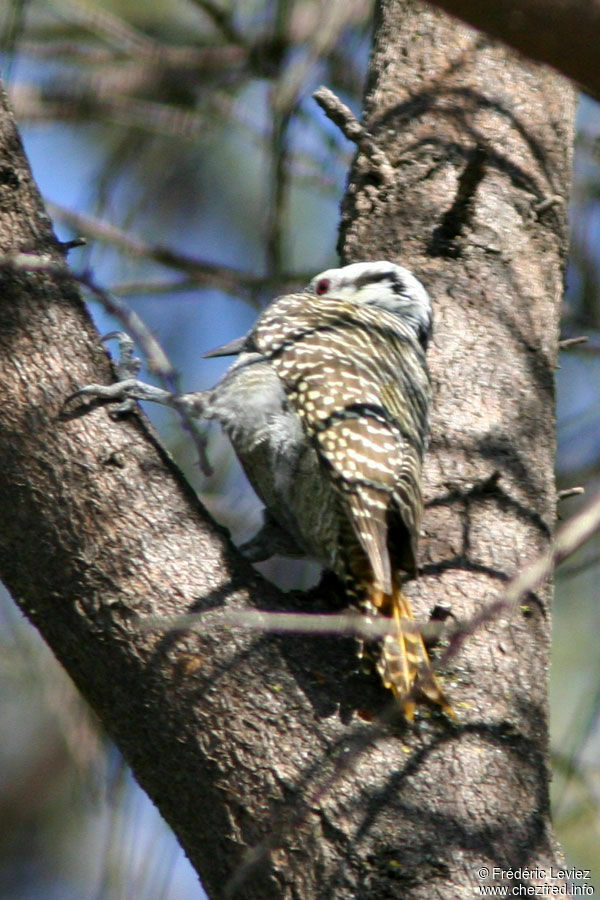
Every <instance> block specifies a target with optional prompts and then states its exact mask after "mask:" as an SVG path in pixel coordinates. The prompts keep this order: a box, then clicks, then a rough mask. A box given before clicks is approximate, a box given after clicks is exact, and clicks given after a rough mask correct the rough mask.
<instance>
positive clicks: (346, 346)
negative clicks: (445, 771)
mask: <svg viewBox="0 0 600 900" xmlns="http://www.w3.org/2000/svg"><path fill="white" fill-rule="evenodd" d="M431 328H432V310H431V302H430V299H429V295H428V294H427V291H426V290H425V288H424V287H423V285H422V284H421V282H420V281H419V280H418V279H417V278H415V276H414V275H413V274H412V273H411V272H409V271H408V270H407V269H405V268H403V267H401V266H398V265H395V264H394V263H391V262H388V261H375V262H360V263H353V264H351V265H347V266H344V267H342V268H336V269H328V270H327V271H325V272H322V273H321V274H320V275H317V276H316V277H315V278H313V279H312V281H311V282H310V284H309V285H308V286H307V288H306V289H305V290H304V291H299V292H297V293H292V294H287V295H285V296H282V297H278V298H277V299H275V300H274V301H273V302H272V303H271V304H270V305H269V306H268V307H267V308H266V309H265V310H264V311H263V313H262V314H261V315H260V316H259V317H258V319H257V321H256V323H255V325H254V327H253V328H252V329H251V330H250V332H249V333H248V334H247V335H245V336H244V337H242V338H240V339H238V340H236V341H233V342H232V343H230V344H228V345H226V346H224V347H220V348H219V349H218V350H215V351H212V352H211V353H209V354H207V356H228V355H235V356H236V357H237V359H236V360H235V362H234V363H233V364H232V365H231V367H230V368H229V370H228V371H227V372H226V373H225V375H224V376H223V378H222V379H221V380H220V381H219V382H218V384H217V385H216V386H215V387H214V388H212V389H210V390H207V391H202V392H198V393H192V394H185V395H179V396H177V397H175V396H174V395H172V394H170V393H169V392H167V391H162V390H160V389H158V388H153V387H151V386H149V385H144V384H143V383H142V382H138V381H136V380H135V379H133V378H129V379H126V380H124V381H122V382H119V383H117V384H116V385H111V386H108V387H106V386H99V385H89V386H88V387H86V388H83V389H82V391H80V392H78V394H80V395H81V394H88V395H94V396H100V397H106V398H108V399H122V398H123V397H128V398H131V397H135V398H138V399H151V400H158V401H159V402H163V403H167V404H173V403H174V402H177V404H178V405H179V406H181V405H182V404H185V406H186V408H187V409H188V411H189V412H191V413H192V414H193V415H196V416H202V417H205V418H209V419H216V420H218V421H219V422H220V424H221V425H222V427H223V429H224V430H225V432H226V433H227V435H228V436H229V438H230V440H231V443H232V445H233V448H234V450H235V452H236V454H237V456H238V457H239V459H240V462H241V464H242V466H243V468H244V470H245V472H246V474H247V476H248V479H249V481H250V483H251V484H252V486H253V488H254V490H255V491H256V493H257V494H258V496H259V497H260V499H261V500H262V502H263V503H264V505H265V510H264V522H263V526H262V528H261V529H260V531H259V532H258V534H257V535H255V537H254V538H252V539H251V540H250V541H249V542H248V543H247V544H246V545H244V547H242V548H241V549H242V551H243V552H244V553H245V554H246V555H247V556H248V557H249V558H250V559H251V560H252V561H259V560H261V559H266V558H267V557H269V556H271V555H273V554H274V553H283V554H285V555H290V556H309V557H312V558H313V559H316V560H317V561H318V562H320V563H321V564H322V565H323V566H324V567H325V568H327V569H330V570H332V571H333V572H335V574H336V575H337V576H338V577H339V578H340V579H341V580H342V582H343V583H344V585H345V589H346V591H347V593H348V595H349V597H350V599H351V600H352V602H353V603H354V604H356V605H358V606H359V607H360V608H361V609H362V610H363V611H364V612H365V613H366V614H368V615H373V616H386V617H388V618H389V619H390V620H391V622H392V623H393V633H390V634H388V635H387V636H386V637H385V638H384V639H383V640H382V641H381V644H380V646H379V656H378V660H377V669H378V671H379V674H380V675H381V678H382V680H383V683H384V685H385V686H386V687H388V688H390V689H391V690H392V691H393V693H394V695H395V696H396V698H397V699H398V702H399V704H400V707H401V709H402V710H403V712H404V715H405V716H406V717H407V718H408V719H412V718H413V715H414V710H415V706H416V702H417V700H418V699H419V698H420V697H422V696H423V695H424V696H425V697H426V698H428V699H429V700H430V701H432V702H433V703H435V704H438V705H439V706H441V707H442V709H443V710H444V711H445V712H447V713H448V714H450V715H452V710H451V707H450V706H449V704H448V702H447V700H446V698H445V696H444V693H443V691H442V689H441V688H440V686H439V684H438V681H437V679H436V677H435V675H434V672H433V669H432V667H431V663H430V660H429V656H428V654H427V650H426V648H425V644H424V642H423V638H422V636H421V634H420V632H419V630H418V628H417V627H416V624H415V620H414V617H413V614H412V611H411V607H410V603H409V601H408V598H407V597H406V595H405V593H404V591H403V588H402V584H403V580H405V578H406V576H414V575H416V573H417V545H418V537H419V530H420V525H421V518H422V513H423V496H422V463H423V456H424V453H425V449H426V444H427V440H428V417H429V407H430V402H431V383H430V378H429V372H428V368H427V363H426V358H425V353H426V349H427V344H428V341H429V339H430V336H431Z"/></svg>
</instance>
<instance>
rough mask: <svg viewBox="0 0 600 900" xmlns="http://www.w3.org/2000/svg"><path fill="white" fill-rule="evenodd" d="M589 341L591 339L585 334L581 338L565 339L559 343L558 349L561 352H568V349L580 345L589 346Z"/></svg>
mask: <svg viewBox="0 0 600 900" xmlns="http://www.w3.org/2000/svg"><path fill="white" fill-rule="evenodd" d="M588 341H589V337H588V336H587V335H585V334H582V335H580V336H579V337H572V338H563V339H562V340H561V341H559V342H558V348H559V350H566V349H567V347H575V346H577V345H578V344H587V342H588Z"/></svg>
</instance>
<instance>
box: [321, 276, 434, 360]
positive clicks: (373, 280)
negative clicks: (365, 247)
mask: <svg viewBox="0 0 600 900" xmlns="http://www.w3.org/2000/svg"><path fill="white" fill-rule="evenodd" d="M306 290H307V291H308V292H309V293H311V294H316V295H317V296H318V297H334V298H335V299H336V300H349V301H351V302H352V303H357V304H364V305H365V306H374V307H377V308H378V309H385V310H386V311H387V312H391V313H394V314H396V315H398V316H401V317H402V318H403V319H404V320H405V321H406V322H408V323H409V324H410V325H411V326H412V327H413V328H414V330H415V333H416V334H417V336H418V338H419V341H420V342H421V344H422V345H423V346H424V347H426V346H427V342H428V340H429V337H430V335H431V326H432V310H431V300H430V299H429V294H428V293H427V291H426V290H425V288H424V287H423V285H422V284H421V282H420V281H419V280H418V278H415V276H414V275H413V274H412V272H409V271H408V269H404V268H403V267H402V266H397V265H395V264H394V263H391V262H388V261H387V260H378V261H375V262H359V263H352V264H351V265H349V266H342V268H340V269H327V270H326V271H325V272H321V274H320V275H316V276H315V277H314V278H313V279H312V281H311V282H310V284H309V285H308V287H307V289H306Z"/></svg>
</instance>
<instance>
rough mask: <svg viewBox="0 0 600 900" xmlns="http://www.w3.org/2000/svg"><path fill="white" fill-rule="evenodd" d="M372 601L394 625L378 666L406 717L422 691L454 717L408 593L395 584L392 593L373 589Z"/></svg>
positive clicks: (412, 713)
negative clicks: (436, 675) (435, 672)
mask: <svg viewBox="0 0 600 900" xmlns="http://www.w3.org/2000/svg"><path fill="white" fill-rule="evenodd" d="M371 603H372V604H373V606H376V607H377V608H378V609H379V610H380V612H383V613H384V614H386V615H388V616H390V618H391V619H392V620H393V622H394V625H395V629H394V633H393V634H388V635H386V637H384V639H383V642H382V646H381V651H380V656H379V661H378V663H377V669H378V671H379V674H380V675H381V679H382V681H383V683H384V685H385V686H386V687H387V688H390V689H391V690H392V692H393V693H394V696H395V697H396V699H397V700H398V702H399V704H400V706H401V707H402V712H403V713H404V715H405V716H406V718H407V719H409V720H411V721H412V719H413V717H414V712H415V708H416V704H417V702H418V698H419V695H424V696H425V697H426V698H427V699H428V700H429V701H430V702H431V703H435V704H437V705H438V706H441V707H442V709H443V711H444V712H445V713H447V714H448V715H450V716H451V717H454V711H453V710H452V707H451V706H450V704H449V703H448V701H447V700H446V697H445V695H444V692H443V691H442V689H441V687H440V685H439V683H438V681H437V678H436V677H435V674H434V671H433V668H432V666H431V661H430V659H429V654H428V653H427V649H426V647H425V643H424V641H423V637H422V635H421V633H420V631H419V629H418V628H417V623H416V621H415V618H414V616H413V613H412V609H411V606H410V602H409V600H408V597H407V596H406V595H405V594H404V592H403V591H402V589H401V588H400V586H399V585H394V587H393V590H392V594H391V595H390V594H384V593H383V592H380V591H377V590H376V591H374V592H373V594H372V596H371Z"/></svg>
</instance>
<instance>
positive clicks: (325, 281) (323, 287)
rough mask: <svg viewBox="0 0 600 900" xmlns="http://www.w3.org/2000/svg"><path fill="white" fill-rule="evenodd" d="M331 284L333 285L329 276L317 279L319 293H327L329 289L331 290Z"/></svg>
mask: <svg viewBox="0 0 600 900" xmlns="http://www.w3.org/2000/svg"><path fill="white" fill-rule="evenodd" d="M330 285H331V282H330V280H329V278H321V280H320V281H317V288H316V292H317V294H319V295H321V294H326V293H327V291H328V290H329V287H330Z"/></svg>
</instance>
